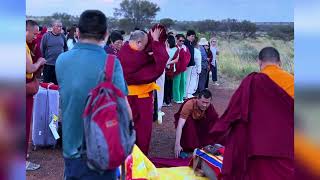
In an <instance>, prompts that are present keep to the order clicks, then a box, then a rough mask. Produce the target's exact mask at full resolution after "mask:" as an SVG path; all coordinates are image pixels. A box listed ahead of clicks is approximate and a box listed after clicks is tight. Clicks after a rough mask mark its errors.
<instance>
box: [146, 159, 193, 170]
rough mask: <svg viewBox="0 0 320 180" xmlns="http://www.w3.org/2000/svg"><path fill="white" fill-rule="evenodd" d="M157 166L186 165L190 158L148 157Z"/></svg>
mask: <svg viewBox="0 0 320 180" xmlns="http://www.w3.org/2000/svg"><path fill="white" fill-rule="evenodd" d="M149 159H150V161H151V162H152V163H153V164H154V165H155V166H156V167H157V168H165V167H180V166H188V165H189V163H190V161H191V159H192V158H186V159H181V158H149Z"/></svg>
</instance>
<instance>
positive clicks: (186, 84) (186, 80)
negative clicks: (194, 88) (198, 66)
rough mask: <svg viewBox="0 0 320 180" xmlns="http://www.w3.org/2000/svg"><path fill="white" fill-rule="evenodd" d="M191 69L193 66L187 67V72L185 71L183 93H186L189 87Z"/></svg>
mask: <svg viewBox="0 0 320 180" xmlns="http://www.w3.org/2000/svg"><path fill="white" fill-rule="evenodd" d="M192 67H193V66H189V67H187V70H186V71H185V87H186V90H185V92H188V89H189V85H190V84H189V83H190V82H191V70H192Z"/></svg>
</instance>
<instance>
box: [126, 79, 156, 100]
mask: <svg viewBox="0 0 320 180" xmlns="http://www.w3.org/2000/svg"><path fill="white" fill-rule="evenodd" d="M128 90H129V96H138V98H146V97H149V93H150V92H151V91H153V90H160V87H159V86H158V85H157V84H156V83H154V82H153V83H149V84H141V85H129V86H128Z"/></svg>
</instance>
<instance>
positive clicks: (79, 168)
mask: <svg viewBox="0 0 320 180" xmlns="http://www.w3.org/2000/svg"><path fill="white" fill-rule="evenodd" d="M95 179H101V180H102V179H110V180H116V179H117V177H116V170H107V171H104V172H103V173H100V172H97V171H94V170H91V169H89V168H88V166H87V163H86V160H84V159H82V158H77V159H67V158H65V159H64V180H95Z"/></svg>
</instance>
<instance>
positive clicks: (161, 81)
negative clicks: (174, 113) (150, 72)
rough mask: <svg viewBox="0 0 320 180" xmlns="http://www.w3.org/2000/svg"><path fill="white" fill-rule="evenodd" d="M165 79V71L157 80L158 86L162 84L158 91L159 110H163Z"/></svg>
mask: <svg viewBox="0 0 320 180" xmlns="http://www.w3.org/2000/svg"><path fill="white" fill-rule="evenodd" d="M164 81H165V73H163V74H162V75H161V76H160V77H159V78H158V79H157V81H156V82H157V84H158V86H160V90H159V91H157V100H158V111H161V108H162V105H163V98H164V97H163V96H164V83H165V82H164Z"/></svg>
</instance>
